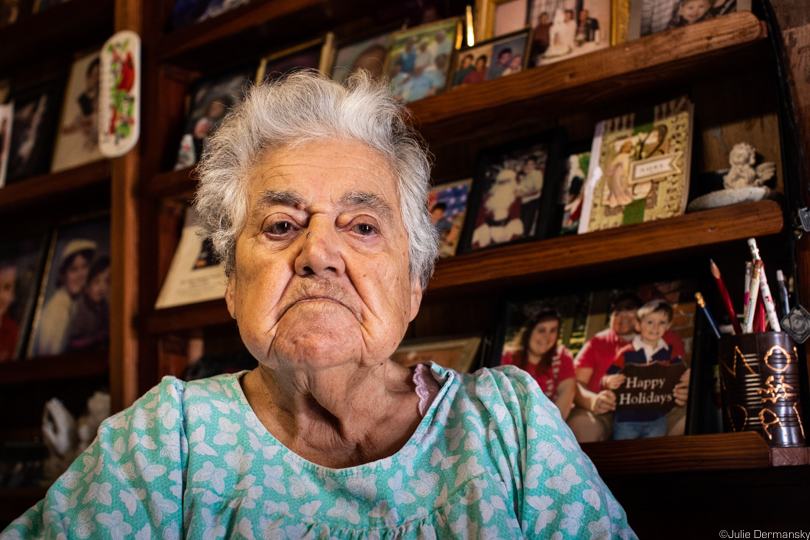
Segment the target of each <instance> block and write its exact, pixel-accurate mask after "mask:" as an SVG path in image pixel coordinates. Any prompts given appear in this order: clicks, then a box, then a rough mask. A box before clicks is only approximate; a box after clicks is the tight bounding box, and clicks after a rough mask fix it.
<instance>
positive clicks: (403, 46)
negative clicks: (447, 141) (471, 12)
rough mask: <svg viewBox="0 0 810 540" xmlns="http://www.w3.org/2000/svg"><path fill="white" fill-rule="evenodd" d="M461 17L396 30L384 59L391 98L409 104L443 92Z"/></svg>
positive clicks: (459, 29)
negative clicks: (389, 82)
mask: <svg viewBox="0 0 810 540" xmlns="http://www.w3.org/2000/svg"><path fill="white" fill-rule="evenodd" d="M461 27H462V23H461V19H460V18H452V19H445V20H443V21H438V22H434V23H430V24H425V25H422V26H417V27H416V28H412V29H410V30H403V31H400V32H396V33H395V34H394V35H393V37H392V38H391V48H390V50H389V51H388V57H387V58H386V61H385V73H386V75H387V77H388V78H389V80H390V81H391V91H392V93H393V94H394V97H396V98H397V99H399V100H400V101H403V102H405V103H409V102H411V101H416V100H418V99H422V98H426V97H429V96H435V95H436V94H440V93H442V92H443V91H444V89H445V87H446V85H447V75H448V71H449V69H450V61H451V59H452V56H453V50H454V49H455V44H456V36H457V34H458V32H459V31H461Z"/></svg>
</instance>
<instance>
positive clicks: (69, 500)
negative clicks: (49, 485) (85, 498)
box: [53, 489, 82, 514]
mask: <svg viewBox="0 0 810 540" xmlns="http://www.w3.org/2000/svg"><path fill="white" fill-rule="evenodd" d="M81 492H82V490H81V489H77V490H76V491H75V492H74V493H73V495H71V496H70V497H66V496H65V495H64V494H62V493H60V492H59V491H56V490H54V492H53V495H54V497H55V498H56V511H57V512H59V513H62V514H63V513H65V512H67V511H68V510H70V509H71V508H76V505H77V504H78V503H79V495H80V494H81Z"/></svg>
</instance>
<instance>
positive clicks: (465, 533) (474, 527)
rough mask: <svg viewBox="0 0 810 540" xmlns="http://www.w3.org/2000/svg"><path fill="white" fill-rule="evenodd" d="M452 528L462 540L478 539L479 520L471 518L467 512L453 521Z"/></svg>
mask: <svg viewBox="0 0 810 540" xmlns="http://www.w3.org/2000/svg"><path fill="white" fill-rule="evenodd" d="M450 530H451V531H452V532H453V534H455V535H456V537H457V538H460V539H461V540H477V539H478V522H477V521H473V520H471V519H470V517H469V516H468V515H467V514H461V515H460V516H459V518H458V519H457V520H456V521H455V522H453V523H451V524H450Z"/></svg>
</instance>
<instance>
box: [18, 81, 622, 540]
mask: <svg viewBox="0 0 810 540" xmlns="http://www.w3.org/2000/svg"><path fill="white" fill-rule="evenodd" d="M402 116H403V115H402V110H401V108H400V107H399V106H398V105H397V104H396V103H395V102H394V101H393V100H392V99H391V98H390V97H389V95H388V94H387V89H386V86H385V85H384V84H377V83H376V82H373V81H371V80H370V79H369V78H368V77H367V75H365V74H363V73H362V72H361V73H360V74H358V75H354V76H352V77H351V78H350V81H349V83H348V89H347V88H344V87H342V86H340V85H338V84H336V83H333V82H330V81H328V80H326V79H323V78H321V77H319V76H317V75H314V74H311V73H299V74H295V75H291V76H289V77H287V78H286V80H284V81H283V82H279V83H274V84H272V85H266V86H262V87H259V88H256V89H254V90H253V91H252V92H251V94H250V96H249V97H248V99H247V100H246V101H245V102H244V103H243V104H242V105H240V106H238V107H236V109H235V110H234V111H233V112H232V113H231V114H230V115H229V116H228V117H226V119H225V120H224V121H223V123H222V125H221V127H220V128H219V130H218V131H217V133H216V135H214V137H213V138H212V140H211V144H210V146H209V148H208V151H207V154H206V156H205V157H204V160H203V162H202V163H201V165H200V177H201V180H200V188H199V193H198V195H197V208H198V210H199V212H200V215H201V217H202V219H203V221H204V223H205V227H206V234H209V235H210V236H211V237H212V239H213V243H214V246H215V248H216V249H217V250H218V251H219V253H220V255H221V256H222V258H223V260H224V261H225V266H226V271H227V274H228V288H227V293H226V300H227V305H228V309H229V310H230V312H231V314H232V316H233V317H234V318H235V319H236V322H237V324H238V327H239V331H240V333H241V336H242V340H243V341H244V343H245V345H246V346H247V348H248V350H249V351H250V352H251V354H253V356H255V357H256V359H257V360H258V361H259V367H258V368H257V369H255V370H254V371H251V372H247V373H239V374H231V375H222V376H218V377H214V378H212V379H207V380H203V381H197V382H189V383H184V382H182V381H178V380H176V379H173V378H166V379H164V380H163V381H162V382H161V383H160V385H159V386H157V387H156V388H154V389H153V390H151V391H150V392H149V393H148V394H147V395H146V396H144V397H143V398H142V399H140V400H139V401H138V402H136V403H135V404H134V405H133V406H132V407H130V408H129V409H127V410H125V411H123V412H121V413H119V414H117V415H115V416H114V417H112V418H111V419H109V420H108V421H107V422H106V423H105V424H104V425H103V426H102V427H101V429H100V430H99V437H98V439H97V440H96V441H95V443H94V444H93V445H92V446H91V447H90V448H89V449H88V451H87V452H86V453H85V454H84V455H82V456H81V457H80V458H79V459H78V460H77V462H76V463H74V465H73V467H72V468H71V470H70V471H69V472H67V473H66V474H65V475H63V476H62V477H61V478H60V479H59V480H57V482H56V483H55V484H54V486H53V487H52V488H51V490H50V491H49V492H48V495H47V497H46V498H45V500H44V501H42V502H40V503H39V504H38V505H37V506H35V507H34V508H32V509H31V510H29V512H28V513H27V514H25V515H24V516H23V518H21V519H20V520H18V521H17V522H15V523H14V524H13V525H12V526H11V528H10V530H9V531H8V533H9V534H11V535H17V534H21V535H32V536H38V535H48V536H56V535H57V534H59V533H65V534H69V535H70V536H77V537H80V538H81V537H88V536H91V535H97V536H103V537H113V538H123V537H124V536H129V535H134V536H135V537H136V538H148V537H153V536H154V537H163V538H178V537H181V536H182V537H191V538H220V537H223V536H227V537H245V538H261V537H263V538H360V537H373V538H383V537H385V538H437V537H438V538H450V537H464V538H468V537H469V538H473V537H475V538H478V537H479V536H487V537H496V536H497V537H503V538H507V537H508V538H516V537H525V536H531V537H537V536H551V535H552V533H554V532H555V531H557V532H559V535H558V536H559V537H560V538H562V537H566V536H567V537H581V536H588V537H598V538H607V537H611V536H618V537H632V536H634V535H633V533H632V531H631V530H630V528H629V527H628V525H627V522H626V518H625V515H624V512H623V511H622V509H621V507H620V506H619V504H618V503H617V502H616V501H615V499H614V498H613V496H612V495H611V494H610V491H609V490H608V489H607V487H606V486H605V485H604V484H603V483H602V481H601V479H600V478H599V476H598V474H597V472H596V470H595V469H594V467H593V465H592V464H591V462H590V461H589V460H588V459H587V457H585V456H584V455H583V454H582V453H581V451H580V450H579V448H578V447H577V445H576V442H575V441H574V439H573V436H572V435H571V433H570V431H568V429H567V428H566V426H565V423H564V422H563V421H562V420H561V418H560V416H559V413H558V412H557V410H556V408H555V407H554V405H553V404H552V403H551V402H549V401H548V400H547V399H546V398H545V397H544V396H543V395H542V393H541V392H540V390H539V388H538V387H537V384H536V383H535V382H534V380H533V379H532V378H531V377H530V376H528V375H527V374H525V373H524V372H521V371H519V370H517V369H515V368H498V369H494V370H482V371H479V372H478V373H476V374H472V375H459V374H458V373H455V372H453V371H450V370H447V369H444V368H441V367H439V366H437V365H435V364H431V365H420V366H417V367H416V368H415V369H414V370H411V369H408V368H405V367H402V366H400V365H398V364H396V363H395V362H393V361H391V360H390V357H391V355H392V353H393V352H394V350H395V349H396V348H397V345H398V344H399V342H400V340H401V339H402V337H403V335H404V334H405V330H406V328H407V326H408V323H409V322H410V321H411V320H412V319H413V318H414V317H415V316H416V313H417V311H418V310H419V305H420V301H421V299H422V293H423V290H424V287H425V286H426V284H427V282H428V278H429V277H430V275H431V271H432V268H433V261H434V259H435V257H436V251H437V238H436V233H435V229H434V227H433V226H432V225H431V223H430V216H429V214H428V210H427V205H426V201H427V190H428V184H429V166H428V160H427V158H426V154H425V152H424V150H423V149H422V147H421V146H420V144H419V143H418V140H417V138H416V137H415V135H414V133H413V132H412V131H411V130H410V129H409V128H408V127H407V126H406V124H405V123H404V122H403V119H402ZM239 535H241V536H239Z"/></svg>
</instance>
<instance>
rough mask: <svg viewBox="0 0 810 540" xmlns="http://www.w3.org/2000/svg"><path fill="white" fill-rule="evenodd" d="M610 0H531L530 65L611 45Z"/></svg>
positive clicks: (569, 56)
mask: <svg viewBox="0 0 810 540" xmlns="http://www.w3.org/2000/svg"><path fill="white" fill-rule="evenodd" d="M612 1H613V0H562V1H560V0H532V5H531V8H530V12H529V21H530V24H531V26H532V53H531V58H530V61H529V65H532V66H542V65H544V64H550V63H552V62H558V61H560V60H565V59H566V58H573V57H575V56H580V55H582V54H587V53H589V52H593V51H596V50H599V49H604V48H605V47H609V46H610V38H611V26H610V21H611V18H610V12H611V4H612Z"/></svg>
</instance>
